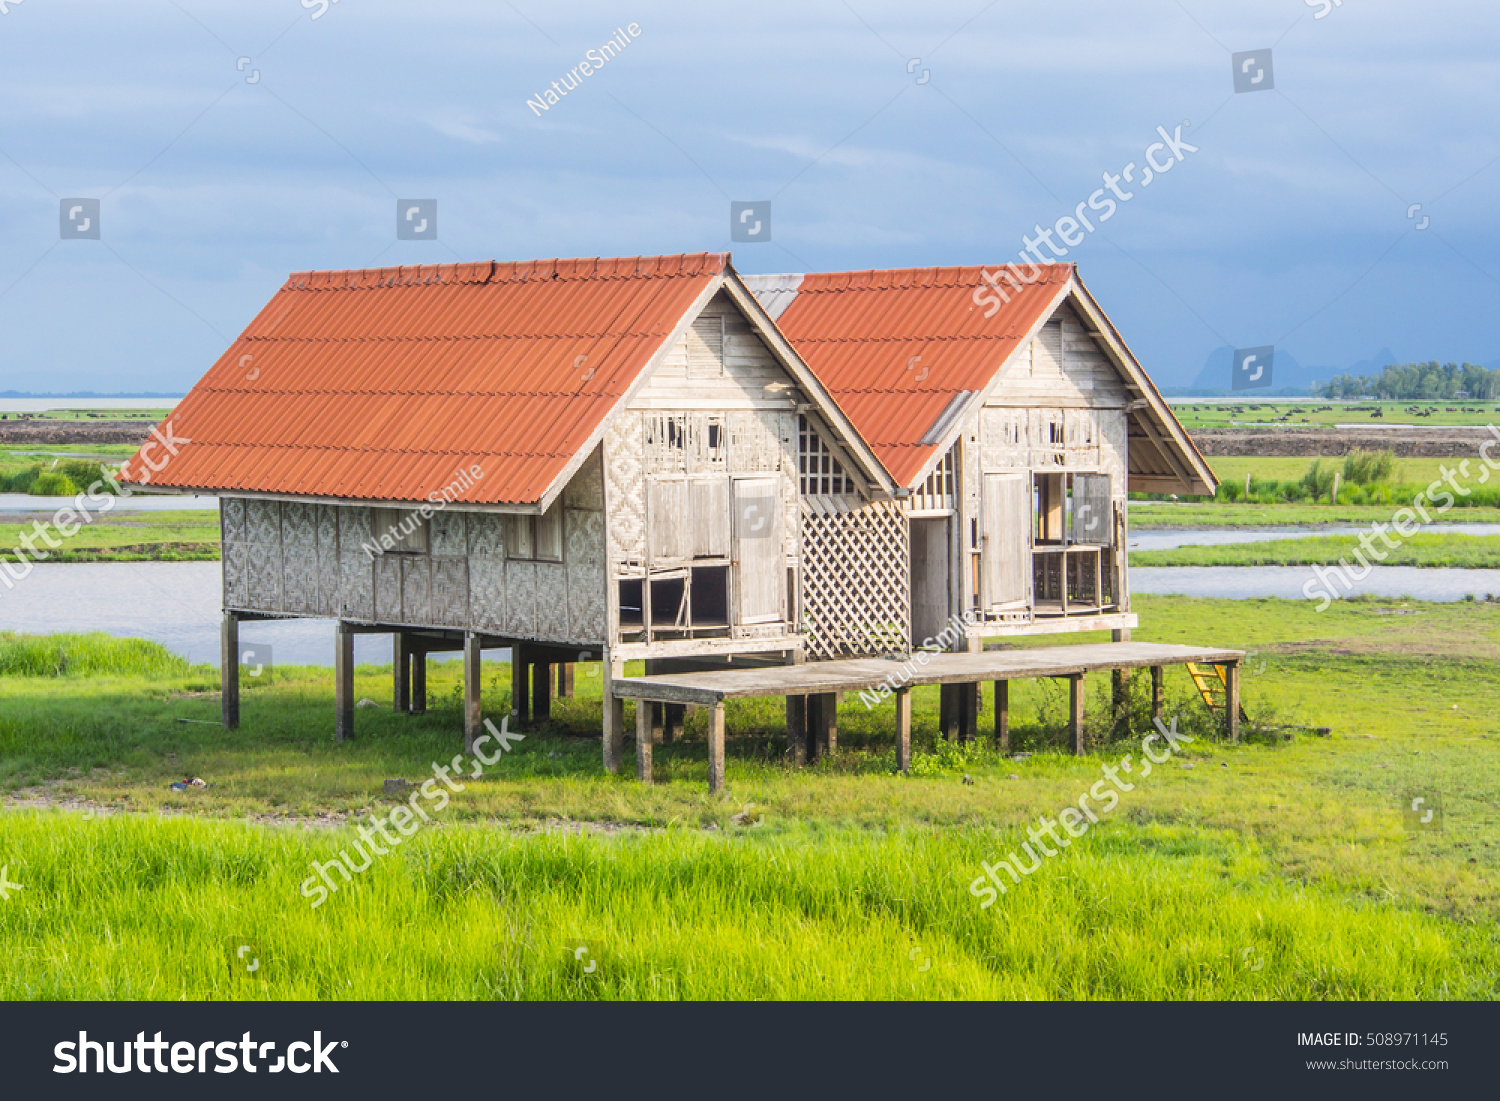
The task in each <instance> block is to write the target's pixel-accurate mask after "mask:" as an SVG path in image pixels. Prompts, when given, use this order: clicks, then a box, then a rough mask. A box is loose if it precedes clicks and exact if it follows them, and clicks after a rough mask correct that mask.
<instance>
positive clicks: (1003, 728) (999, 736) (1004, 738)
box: [995, 680, 1010, 753]
mask: <svg viewBox="0 0 1500 1101" xmlns="http://www.w3.org/2000/svg"><path fill="white" fill-rule="evenodd" d="M995 742H996V743H997V744H998V745H999V747H1000V752H1001V753H1009V752H1010V681H1008V680H997V681H996V682H995Z"/></svg>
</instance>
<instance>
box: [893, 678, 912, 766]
mask: <svg viewBox="0 0 1500 1101" xmlns="http://www.w3.org/2000/svg"><path fill="white" fill-rule="evenodd" d="M896 767H897V768H899V769H900V770H901V775H903V776H907V775H910V773H911V689H910V688H898V689H896Z"/></svg>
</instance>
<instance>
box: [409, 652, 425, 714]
mask: <svg viewBox="0 0 1500 1101" xmlns="http://www.w3.org/2000/svg"><path fill="white" fill-rule="evenodd" d="M411 713H412V714H413V715H425V714H426V713H427V650H426V648H425V647H423V646H422V644H421V643H417V644H416V645H415V646H413V647H412V648H411Z"/></svg>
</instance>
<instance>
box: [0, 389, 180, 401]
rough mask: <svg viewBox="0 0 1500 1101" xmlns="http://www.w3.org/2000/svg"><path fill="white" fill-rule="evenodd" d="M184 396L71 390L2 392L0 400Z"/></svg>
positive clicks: (173, 398)
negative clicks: (63, 391)
mask: <svg viewBox="0 0 1500 1101" xmlns="http://www.w3.org/2000/svg"><path fill="white" fill-rule="evenodd" d="M185 396H186V395H184V394H158V393H156V392H154V391H149V390H148V391H142V392H140V393H130V394H126V393H116V394H101V393H99V392H97V391H94V390H71V391H69V392H68V393H66V394H34V393H32V392H30V391H29V390H0V398H171V399H172V400H173V401H180V400H182V398H183V397H185Z"/></svg>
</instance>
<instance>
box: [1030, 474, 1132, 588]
mask: <svg viewBox="0 0 1500 1101" xmlns="http://www.w3.org/2000/svg"><path fill="white" fill-rule="evenodd" d="M1032 491H1033V496H1032V502H1033V505H1032V530H1033V533H1034V542H1033V547H1032V594H1033V610H1034V612H1035V614H1036V615H1038V616H1049V615H1061V616H1067V615H1080V614H1092V613H1097V612H1101V611H1104V610H1105V609H1107V608H1111V607H1113V606H1115V605H1116V603H1117V601H1118V595H1117V593H1116V591H1115V590H1116V581H1115V579H1116V577H1117V573H1118V571H1117V568H1116V567H1117V555H1118V554H1119V553H1120V551H1119V548H1118V547H1117V546H1116V543H1117V538H1116V533H1115V525H1116V516H1115V501H1114V485H1113V481H1112V479H1111V478H1110V476H1109V475H1108V474H1081V473H1080V474H1050V473H1048V474H1036V475H1034V476H1033V482H1032Z"/></svg>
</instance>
